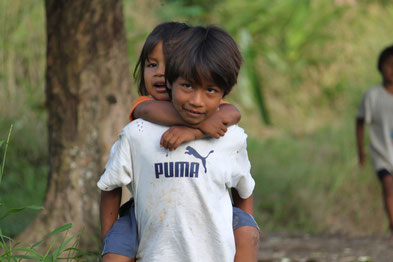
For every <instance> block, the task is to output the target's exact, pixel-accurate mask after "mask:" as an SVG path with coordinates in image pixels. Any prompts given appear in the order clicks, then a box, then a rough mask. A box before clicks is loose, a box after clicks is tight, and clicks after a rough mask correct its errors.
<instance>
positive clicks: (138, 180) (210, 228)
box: [98, 119, 255, 262]
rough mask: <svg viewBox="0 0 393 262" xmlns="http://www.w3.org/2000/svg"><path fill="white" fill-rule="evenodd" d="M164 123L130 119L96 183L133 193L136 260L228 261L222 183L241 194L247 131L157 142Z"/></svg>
mask: <svg viewBox="0 0 393 262" xmlns="http://www.w3.org/2000/svg"><path fill="white" fill-rule="evenodd" d="M167 129H168V127H165V126H160V125H157V124H153V123H150V122H147V121H144V120H142V119H137V120H135V121H133V122H131V123H130V124H128V125H127V126H126V127H125V128H124V129H123V131H122V133H121V134H120V136H119V139H118V141H117V142H116V143H115V144H114V146H113V148H112V150H111V154H110V157H109V160H108V163H107V165H106V171H105V173H104V174H103V175H102V176H101V178H100V180H99V182H98V187H99V188H100V189H102V190H113V189H114V188H117V187H121V186H125V185H126V186H127V187H129V189H130V190H131V191H132V193H133V195H134V198H135V215H136V219H137V224H138V234H139V239H140V244H139V250H138V253H137V259H140V260H141V261H149V262H152V261H173V262H176V261H179V262H184V261H198V262H199V261H212V262H216V261H231V262H232V261H233V260H234V255H235V243H234V236H233V229H232V205H231V200H230V197H229V194H228V188H231V187H234V188H236V189H237V191H238V192H239V195H240V196H241V197H242V198H248V197H249V196H250V195H251V194H252V191H253V189H254V185H255V182H254V180H253V178H252V177H251V174H250V162H249V160H248V156H247V150H246V138H247V135H246V134H245V133H244V131H243V129H241V128H240V127H238V126H231V127H229V128H228V131H227V132H226V134H225V136H224V137H221V138H219V139H214V138H210V139H199V140H195V141H192V142H188V143H184V144H182V145H181V146H179V147H178V148H177V149H176V150H174V151H168V150H165V149H164V148H161V147H160V139H161V136H162V134H163V133H164V132H165V131H166V130H167Z"/></svg>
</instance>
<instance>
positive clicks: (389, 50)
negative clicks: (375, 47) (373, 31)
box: [378, 45, 393, 74]
mask: <svg viewBox="0 0 393 262" xmlns="http://www.w3.org/2000/svg"><path fill="white" fill-rule="evenodd" d="M390 56H393V45H391V46H388V47H386V48H385V49H384V50H383V51H382V52H381V54H380V55H379V58H378V70H379V72H380V73H381V74H382V67H383V64H384V63H385V62H386V60H387V59H388V58H389V57H390Z"/></svg>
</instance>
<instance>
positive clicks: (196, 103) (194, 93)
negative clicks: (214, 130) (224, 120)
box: [170, 77, 224, 125]
mask: <svg viewBox="0 0 393 262" xmlns="http://www.w3.org/2000/svg"><path fill="white" fill-rule="evenodd" d="M170 88H171V90H172V104H173V105H174V107H175V109H176V110H177V112H178V113H179V114H180V116H181V117H182V118H183V119H184V121H186V122H187V123H189V124H194V125H195V124H199V123H200V122H202V121H203V120H205V119H207V118H208V117H210V116H211V115H212V114H214V113H215V112H216V111H217V110H218V107H219V105H220V102H221V99H222V97H223V95H224V91H223V90H222V89H221V88H219V87H218V86H216V85H215V84H214V83H212V82H209V81H206V80H205V79H203V78H202V81H201V84H200V85H198V84H191V83H190V82H189V81H186V80H185V79H183V78H182V77H179V78H177V79H176V81H175V82H173V84H172V86H171V87H170Z"/></svg>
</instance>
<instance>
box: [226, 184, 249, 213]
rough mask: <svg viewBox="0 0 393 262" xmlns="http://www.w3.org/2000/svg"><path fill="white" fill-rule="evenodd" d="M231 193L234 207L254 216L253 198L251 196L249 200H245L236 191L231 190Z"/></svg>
mask: <svg viewBox="0 0 393 262" xmlns="http://www.w3.org/2000/svg"><path fill="white" fill-rule="evenodd" d="M231 192H232V200H233V204H234V206H235V207H238V208H240V209H241V210H243V211H244V212H246V213H248V214H250V215H254V201H253V196H252V195H251V196H250V197H249V198H246V199H243V198H241V197H240V196H239V193H238V192H237V190H236V189H234V188H231Z"/></svg>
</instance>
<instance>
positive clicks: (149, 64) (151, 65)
mask: <svg viewBox="0 0 393 262" xmlns="http://www.w3.org/2000/svg"><path fill="white" fill-rule="evenodd" d="M156 66H157V64H156V63H147V65H146V67H156Z"/></svg>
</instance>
